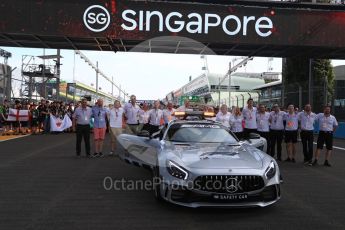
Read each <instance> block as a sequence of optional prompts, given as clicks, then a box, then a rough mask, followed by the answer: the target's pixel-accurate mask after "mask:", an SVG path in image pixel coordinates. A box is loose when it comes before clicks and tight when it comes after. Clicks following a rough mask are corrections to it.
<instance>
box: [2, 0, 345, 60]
mask: <svg viewBox="0 0 345 230" xmlns="http://www.w3.org/2000/svg"><path fill="white" fill-rule="evenodd" d="M14 6H15V7H14ZM344 18H345V11H341V10H338V11H330V10H311V9H300V8H299V9H296V8H295V9H292V8H288V7H285V8H284V7H280V8H277V7H275V8H271V7H269V6H267V7H262V6H260V7H259V6H246V5H245V4H243V5H237V4H232V1H229V3H228V4H226V5H225V4H203V3H192V1H191V2H185V1H179V2H168V1H149V0H147V1H134V0H133V1H129V0H97V1H95V0H83V1H78V0H71V1H56V0H45V1H41V0H11V1H3V2H2V4H0V35H2V36H0V43H1V40H3V41H4V42H3V43H2V44H4V43H5V41H7V40H11V39H12V37H11V34H13V35H14V39H16V40H18V43H13V44H17V45H18V46H20V45H21V44H22V43H21V42H22V41H23V39H24V40H26V39H31V37H28V36H27V35H34V36H33V37H35V38H36V40H37V41H38V42H39V40H40V37H42V38H44V39H47V43H49V44H46V45H45V47H47V46H50V47H70V43H73V42H74V38H76V40H78V41H80V43H81V44H80V47H81V48H83V47H85V48H89V47H90V45H91V43H92V46H93V41H92V39H94V38H97V39H96V40H94V41H95V42H96V43H99V44H97V47H94V48H95V49H100V48H102V46H101V45H100V44H101V43H102V44H103V46H105V44H108V43H109V44H110V45H111V44H112V43H113V42H114V43H117V42H120V43H121V42H124V43H126V42H128V43H126V44H129V46H132V45H135V44H138V43H137V42H138V41H146V40H149V39H152V38H156V37H161V36H178V37H185V38H190V39H193V40H195V41H198V42H201V43H204V44H209V47H210V48H211V49H212V50H216V49H217V48H219V49H229V50H232V48H233V47H234V46H237V47H238V46H239V47H238V49H237V48H236V49H237V50H238V51H239V52H242V51H243V53H247V52H249V51H248V50H246V49H247V48H248V49H251V48H252V47H253V49H258V47H259V46H265V49H269V48H272V49H274V50H276V51H277V52H278V53H279V52H280V50H281V46H284V47H292V46H298V47H299V46H302V45H303V46H304V47H324V48H329V47H331V48H334V49H335V50H337V49H336V48H339V47H340V48H343V47H345V33H339V31H343V30H345V20H344ZM21 34H22V35H23V37H18V35H21ZM53 38H54V39H53ZM132 41H133V42H132ZM34 42H35V41H33V43H34ZM6 44H7V43H6ZM30 44H31V43H30ZM30 44H25V45H28V46H30ZM84 44H85V45H84ZM241 45H243V46H246V47H241ZM33 46H34V47H36V46H37V45H36V44H33ZM274 46H275V47H274ZM182 48H183V47H182ZM180 50H182V49H180ZM229 52H230V51H229Z"/></svg>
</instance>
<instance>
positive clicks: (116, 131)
mask: <svg viewBox="0 0 345 230" xmlns="http://www.w3.org/2000/svg"><path fill="white" fill-rule="evenodd" d="M123 121H124V110H123V108H121V103H120V101H118V100H116V101H115V102H114V107H113V108H112V109H111V110H110V111H109V125H110V136H111V151H110V153H109V155H110V156H113V155H114V154H115V149H116V139H117V137H118V136H119V135H120V134H121V133H122V124H123ZM115 155H116V154H115Z"/></svg>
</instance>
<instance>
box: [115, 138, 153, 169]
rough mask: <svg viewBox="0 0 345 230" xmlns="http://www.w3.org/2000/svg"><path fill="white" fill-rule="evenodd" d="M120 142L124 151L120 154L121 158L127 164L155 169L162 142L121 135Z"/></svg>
mask: <svg viewBox="0 0 345 230" xmlns="http://www.w3.org/2000/svg"><path fill="white" fill-rule="evenodd" d="M118 141H119V143H120V145H121V146H122V148H123V150H124V151H120V152H119V157H120V158H121V159H123V160H125V161H126V162H127V163H131V164H134V165H136V166H141V167H145V168H153V167H154V166H155V164H156V162H157V153H158V151H159V149H160V141H159V140H157V139H150V138H149V137H140V136H135V135H128V134H121V135H119V136H118Z"/></svg>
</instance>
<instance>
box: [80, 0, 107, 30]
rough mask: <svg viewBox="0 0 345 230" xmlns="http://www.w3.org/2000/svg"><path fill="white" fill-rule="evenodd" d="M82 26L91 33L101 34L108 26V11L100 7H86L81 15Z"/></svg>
mask: <svg viewBox="0 0 345 230" xmlns="http://www.w3.org/2000/svg"><path fill="white" fill-rule="evenodd" d="M83 21H84V25H85V26H86V27H87V28H88V29H89V30H91V31H92V32H102V31H104V30H106V29H107V28H108V26H109V24H110V14H109V11H108V10H107V9H106V8H105V7H103V6H100V5H92V6H90V7H88V8H87V9H86V10H85V12H84V15H83Z"/></svg>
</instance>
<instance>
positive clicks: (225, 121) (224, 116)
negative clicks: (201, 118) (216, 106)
mask: <svg viewBox="0 0 345 230" xmlns="http://www.w3.org/2000/svg"><path fill="white" fill-rule="evenodd" d="M231 117H232V116H231V113H229V112H228V107H227V106H226V105H224V104H223V105H222V106H221V107H220V111H219V112H218V113H217V116H216V121H218V122H220V123H222V125H224V126H225V127H228V128H230V119H231Z"/></svg>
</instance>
